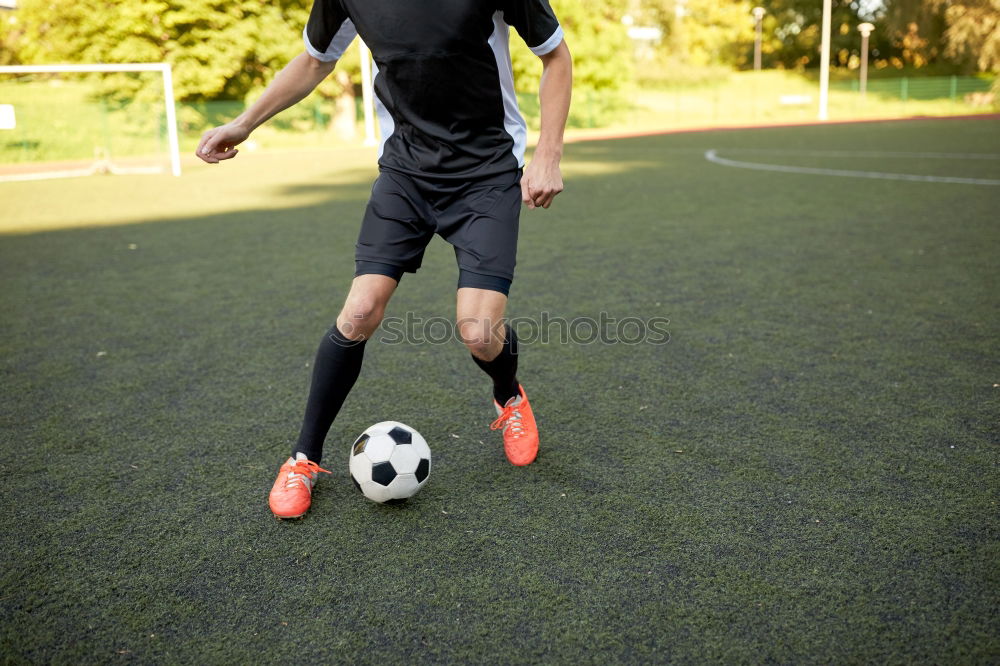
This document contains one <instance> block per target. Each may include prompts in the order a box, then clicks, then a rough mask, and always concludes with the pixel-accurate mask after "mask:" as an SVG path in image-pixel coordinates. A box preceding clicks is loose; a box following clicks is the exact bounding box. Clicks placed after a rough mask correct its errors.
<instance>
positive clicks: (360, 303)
mask: <svg viewBox="0 0 1000 666" xmlns="http://www.w3.org/2000/svg"><path fill="white" fill-rule="evenodd" d="M384 312H385V303H382V302H380V301H379V299H378V298H376V297H375V296H372V295H370V294H351V295H350V296H348V298H347V302H346V303H344V308H343V309H342V310H341V311H340V316H339V317H337V328H339V329H340V332H341V333H343V334H344V335H345V336H346V337H348V338H350V339H352V340H359V339H362V338H364V339H368V338H370V337H371V336H372V334H373V333H374V332H375V329H376V328H378V325H379V324H381V323H382V315H383V314H384Z"/></svg>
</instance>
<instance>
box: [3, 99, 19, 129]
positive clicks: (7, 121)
mask: <svg viewBox="0 0 1000 666" xmlns="http://www.w3.org/2000/svg"><path fill="white" fill-rule="evenodd" d="M15 127H17V121H16V120H14V105H13V104H0V130H5V129H6V130H11V129H14V128H15Z"/></svg>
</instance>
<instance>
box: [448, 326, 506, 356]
mask: <svg viewBox="0 0 1000 666" xmlns="http://www.w3.org/2000/svg"><path fill="white" fill-rule="evenodd" d="M491 328H492V327H491V326H490V325H489V321H488V320H485V319H475V318H466V319H462V320H459V322H458V335H459V337H460V338H461V339H462V342H463V343H464V344H465V346H466V347H467V348H468V350H469V353H471V354H472V355H473V356H475V357H476V358H478V359H482V360H484V361H491V360H493V359H494V358H496V355H497V354H499V353H500V348H501V346H502V345H503V340H502V339H500V337H499V336H498V335H497V332H496V331H493V330H491Z"/></svg>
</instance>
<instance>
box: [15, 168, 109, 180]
mask: <svg viewBox="0 0 1000 666" xmlns="http://www.w3.org/2000/svg"><path fill="white" fill-rule="evenodd" d="M95 173H97V170H96V169H94V168H93V167H90V168H87V169H66V170H64V171H39V172H37V173H12V174H5V175H0V183H20V182H24V181H29V180H48V179H50V178H82V177H84V176H93V175H94V174H95Z"/></svg>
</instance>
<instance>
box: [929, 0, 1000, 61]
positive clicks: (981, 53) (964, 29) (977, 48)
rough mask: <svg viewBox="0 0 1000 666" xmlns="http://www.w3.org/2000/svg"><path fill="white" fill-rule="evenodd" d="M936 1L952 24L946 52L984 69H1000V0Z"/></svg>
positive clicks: (949, 23)
mask: <svg viewBox="0 0 1000 666" xmlns="http://www.w3.org/2000/svg"><path fill="white" fill-rule="evenodd" d="M936 4H937V5H938V6H939V7H941V8H942V9H944V17H945V22H946V23H947V25H948V27H947V29H946V30H945V33H944V37H945V41H946V43H947V46H946V48H945V53H946V55H947V56H948V57H950V58H953V59H954V60H955V61H956V62H958V63H959V64H964V65H966V66H972V67H975V68H977V69H978V70H979V71H981V72H998V71H1000V0H963V1H961V2H944V1H943V0H937V2H936Z"/></svg>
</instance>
